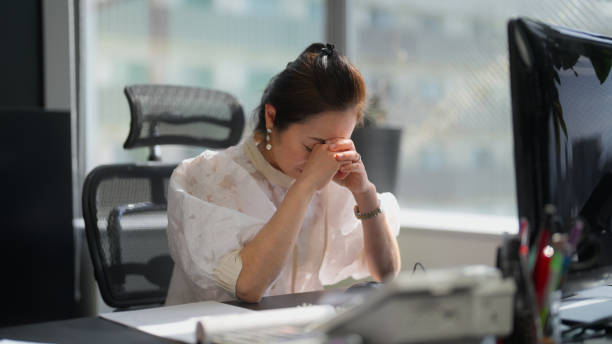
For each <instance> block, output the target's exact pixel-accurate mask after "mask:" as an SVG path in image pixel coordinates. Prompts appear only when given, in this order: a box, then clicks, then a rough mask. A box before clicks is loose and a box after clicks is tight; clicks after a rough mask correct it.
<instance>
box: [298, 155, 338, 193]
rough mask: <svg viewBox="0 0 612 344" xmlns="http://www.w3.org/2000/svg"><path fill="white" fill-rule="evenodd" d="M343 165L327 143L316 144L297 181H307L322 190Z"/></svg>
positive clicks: (316, 188)
mask: <svg viewBox="0 0 612 344" xmlns="http://www.w3.org/2000/svg"><path fill="white" fill-rule="evenodd" d="M341 165H342V163H341V162H340V161H338V160H337V159H336V158H335V153H334V152H332V151H330V149H329V146H328V145H327V144H316V145H314V146H313V147H312V152H310V156H309V157H308V161H306V164H305V165H304V169H303V170H302V173H301V174H300V176H299V177H298V180H297V181H296V182H301V183H306V184H307V185H310V186H312V187H314V189H315V190H321V189H322V188H324V187H325V185H327V184H328V183H329V182H330V181H331V180H332V178H333V177H334V175H335V174H336V173H337V172H338V169H339V168H340V166H341Z"/></svg>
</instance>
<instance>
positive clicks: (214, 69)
mask: <svg viewBox="0 0 612 344" xmlns="http://www.w3.org/2000/svg"><path fill="white" fill-rule="evenodd" d="M80 7H81V18H82V24H81V37H82V39H81V42H82V47H81V55H82V57H83V59H82V60H83V61H84V64H83V65H82V68H81V72H82V75H83V76H82V82H81V84H82V85H83V87H84V89H83V90H81V94H82V95H83V98H82V100H83V104H84V111H82V113H83V116H84V122H85V128H84V131H83V133H82V135H83V138H82V140H81V141H82V142H83V141H84V144H85V153H84V154H85V166H84V170H85V171H81V173H82V175H84V173H86V172H87V171H89V170H91V169H92V168H94V167H95V166H97V165H99V164H104V163H111V162H112V163H115V162H124V161H145V160H146V157H147V154H148V151H147V150H146V149H142V148H141V149H133V150H124V149H123V142H124V140H125V138H126V137H127V134H128V129H129V122H130V116H129V107H128V104H127V100H126V99H125V96H124V95H123V88H124V87H125V86H126V85H129V84H136V83H163V84H179V85H190V86H200V87H210V88H215V89H220V90H224V91H227V92H229V93H231V94H233V95H234V96H236V97H237V98H238V99H239V100H240V101H241V103H242V105H243V107H244V111H245V114H246V115H247V117H250V114H251V112H252V110H253V109H254V107H255V106H256V105H257V103H258V101H259V99H260V97H261V94H262V92H263V89H264V87H265V86H266V84H267V82H268V81H269V80H270V78H271V77H272V76H273V75H274V74H276V73H278V72H279V71H280V70H282V68H283V67H284V66H285V65H286V64H287V62H288V61H290V60H293V59H294V58H295V57H296V56H297V55H298V54H299V52H301V50H302V49H304V47H306V46H307V45H308V44H309V43H311V42H315V41H322V40H324V32H325V28H324V3H323V1H322V0H300V1H282V0H238V1H225V0H215V1H213V0H209V1H195V0H189V1H188V0H176V1H149V0H115V1H108V0H95V1H81V2H80ZM200 151H201V148H190V149H186V148H184V147H181V148H179V147H162V159H163V160H166V161H179V160H181V159H184V158H186V157H189V156H194V155H196V154H198V153H199V152H200Z"/></svg>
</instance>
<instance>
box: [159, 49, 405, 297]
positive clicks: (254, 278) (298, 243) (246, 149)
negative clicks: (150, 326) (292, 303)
mask: <svg viewBox="0 0 612 344" xmlns="http://www.w3.org/2000/svg"><path fill="white" fill-rule="evenodd" d="M364 102H365V86H364V83H363V79H362V77H361V74H360V73H359V71H358V70H357V69H356V68H355V67H354V66H352V65H351V64H350V63H349V62H348V60H347V59H346V58H345V57H344V56H341V55H340V54H338V53H337V52H336V51H335V50H334V47H333V46H332V45H329V44H328V45H326V46H325V45H323V44H319V43H315V44H312V45H310V46H309V47H308V48H306V50H305V51H304V52H303V53H302V54H300V56H298V58H297V59H296V60H295V61H293V62H290V63H289V64H288V65H287V67H286V68H285V70H283V71H282V72H281V73H279V74H278V75H276V76H275V77H274V78H272V80H271V81H270V83H269V84H268V86H267V88H266V90H265V91H264V94H263V96H262V99H261V104H260V105H259V107H258V109H257V110H256V114H257V116H258V123H257V126H256V129H255V130H254V134H253V136H251V137H249V138H247V139H246V140H245V141H244V142H243V143H241V144H239V145H237V146H234V147H230V148H228V149H226V150H224V151H220V152H213V151H205V152H204V153H202V154H201V155H200V156H198V157H196V158H194V159H189V160H185V161H183V163H181V164H180V165H179V166H178V167H177V168H176V170H175V171H174V173H173V175H172V178H171V181H170V185H169V191H168V240H169V246H170V252H171V254H172V257H173V258H174V261H175V263H176V264H175V268H174V272H173V275H172V281H171V283H170V288H169V291H168V298H167V300H166V304H168V305H170V304H178V303H186V302H195V301H202V300H217V301H225V300H230V299H233V298H235V297H237V298H239V299H242V300H245V301H248V302H258V301H259V300H260V299H261V297H262V296H268V295H279V294H288V293H294V292H305V291H312V290H321V289H323V285H325V284H333V283H336V282H339V281H341V280H343V279H345V278H347V277H350V276H352V277H354V278H363V277H366V276H368V275H371V276H372V277H374V279H376V280H377V281H381V280H383V279H385V278H386V277H388V276H394V275H396V274H397V273H398V271H399V269H400V255H399V249H398V246H397V241H396V239H395V236H396V235H397V233H398V231H399V225H398V222H397V213H398V209H399V208H398V206H397V201H396V200H395V198H394V197H393V195H391V194H389V193H387V194H382V195H378V194H377V193H376V187H375V186H374V185H373V184H372V183H371V182H370V181H369V180H368V177H367V174H366V171H365V168H364V166H363V163H362V162H361V158H360V156H359V154H358V153H357V152H356V151H355V146H354V145H353V142H352V141H351V140H350V137H351V133H352V132H353V129H354V128H355V125H356V124H357V123H358V122H359V121H361V110H362V107H363V104H364Z"/></svg>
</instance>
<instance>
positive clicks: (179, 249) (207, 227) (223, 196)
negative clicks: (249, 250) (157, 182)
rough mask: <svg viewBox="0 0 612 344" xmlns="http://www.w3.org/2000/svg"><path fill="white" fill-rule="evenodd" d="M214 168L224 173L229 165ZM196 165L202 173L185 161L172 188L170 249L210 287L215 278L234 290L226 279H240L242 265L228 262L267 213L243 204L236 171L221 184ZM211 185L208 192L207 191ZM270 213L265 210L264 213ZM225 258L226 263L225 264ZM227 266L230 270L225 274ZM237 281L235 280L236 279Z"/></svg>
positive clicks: (195, 278) (192, 274)
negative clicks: (258, 213) (259, 213)
mask: <svg viewBox="0 0 612 344" xmlns="http://www.w3.org/2000/svg"><path fill="white" fill-rule="evenodd" d="M190 168H193V166H191V167H190ZM212 169H213V170H217V169H218V170H217V172H221V173H222V170H223V168H222V166H212ZM195 170H196V171H197V173H194V171H186V168H185V164H182V166H181V165H179V167H178V168H177V169H176V170H175V171H174V173H173V175H172V178H171V180H170V184H169V188H168V246H169V249H170V254H171V256H172V258H173V259H174V261H175V263H176V264H178V265H179V266H180V267H181V269H182V270H183V271H184V272H185V274H186V275H187V277H188V278H189V279H190V280H191V281H192V282H193V283H195V284H196V285H199V286H201V287H206V286H207V285H210V281H211V280H212V281H215V282H216V283H217V285H219V286H221V287H223V288H224V289H226V290H229V291H232V292H233V290H231V289H228V286H227V285H226V284H228V283H229V284H231V283H232V280H233V279H234V278H236V279H237V276H238V274H239V273H240V270H238V271H237V272H236V271H227V269H225V268H227V265H228V262H227V261H228V259H229V260H231V258H232V257H233V258H235V257H236V254H233V255H232V254H231V253H232V252H234V253H235V252H239V250H240V249H241V248H242V247H243V246H244V245H245V244H246V243H247V242H249V241H250V240H251V239H252V238H253V237H254V236H255V234H256V233H257V232H258V231H259V230H260V229H261V227H263V225H264V224H265V223H266V220H265V217H261V216H254V215H253V209H251V211H250V212H247V211H246V210H245V209H242V205H243V204H242V203H241V201H240V200H239V199H236V197H234V196H233V191H232V186H231V185H232V184H233V183H236V184H239V181H238V180H236V178H235V175H232V174H231V173H230V174H227V175H225V177H223V182H222V183H217V182H216V181H214V180H208V181H207V180H206V174H205V173H201V172H202V170H201V169H195ZM228 173H229V172H228ZM234 174H235V172H234ZM190 175H197V177H198V178H190ZM202 183H204V184H206V185H202ZM223 183H225V184H223ZM196 184H198V185H196ZM244 184H246V185H247V187H248V185H249V183H244ZM223 185H224V186H223ZM251 187H252V186H251ZM206 188H208V191H201V190H202V189H206ZM194 194H196V195H197V197H196V196H195V195H194ZM236 194H238V193H237V191H236ZM251 201H252V199H251ZM268 212H269V211H265V212H264V214H265V213H268ZM249 213H251V214H249ZM238 256H239V255H238ZM224 261H225V263H222V262H224ZM220 264H222V265H223V266H222V267H221V270H219V269H218V268H219V265H220ZM224 267H225V268H224ZM234 267H235V265H234ZM240 268H241V267H239V268H238V269H240ZM223 270H226V271H225V272H224V273H223V274H220V272H223ZM230 270H231V269H230ZM234 270H235V269H234ZM215 272H216V273H215ZM228 273H229V275H228ZM233 283H234V284H235V280H234V281H233ZM231 287H235V285H234V286H230V288H231Z"/></svg>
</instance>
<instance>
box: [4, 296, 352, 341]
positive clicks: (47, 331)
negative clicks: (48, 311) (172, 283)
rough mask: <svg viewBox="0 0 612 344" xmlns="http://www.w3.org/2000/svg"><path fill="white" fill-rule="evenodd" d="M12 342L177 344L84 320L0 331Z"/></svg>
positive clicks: (290, 300) (290, 299)
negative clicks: (13, 340)
mask: <svg viewBox="0 0 612 344" xmlns="http://www.w3.org/2000/svg"><path fill="white" fill-rule="evenodd" d="M334 293H342V291H341V290H328V291H314V292H308V293H299V294H290V295H279V296H270V297H266V298H263V299H262V300H261V302H260V303H256V304H249V303H246V302H241V301H230V302H226V303H228V304H231V305H234V306H239V307H244V308H248V309H252V310H264V309H274V308H283V307H293V306H298V305H301V304H303V303H312V304H314V303H316V302H317V300H319V299H320V298H321V297H322V296H323V295H333V294H334ZM3 338H4V339H15V340H24V341H34V342H42V343H100V344H108V343H134V344H137V343H143V344H144V343H148V344H149V343H153V344H158V343H165V344H168V343H178V342H175V341H172V340H168V339H164V338H159V337H155V336H152V335H150V334H147V333H144V332H140V331H138V330H134V329H131V328H129V327H126V326H123V325H119V324H116V323H114V322H111V321H108V320H105V319H102V318H99V317H86V318H76V319H69V320H60V321H51V322H44V323H38V324H30V325H21V326H13V327H4V328H0V339H3Z"/></svg>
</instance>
